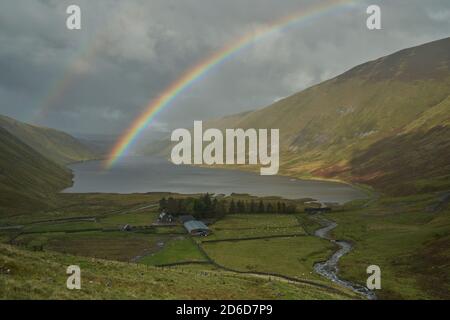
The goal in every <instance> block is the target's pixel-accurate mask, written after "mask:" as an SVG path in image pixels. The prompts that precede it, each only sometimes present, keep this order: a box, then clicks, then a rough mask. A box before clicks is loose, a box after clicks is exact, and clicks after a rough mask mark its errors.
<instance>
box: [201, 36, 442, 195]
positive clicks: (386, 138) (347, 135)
mask: <svg viewBox="0 0 450 320" xmlns="http://www.w3.org/2000/svg"><path fill="white" fill-rule="evenodd" d="M449 95H450V38H446V39H442V40H439V41H435V42H432V43H428V44H425V45H422V46H418V47H414V48H410V49H405V50H402V51H399V52H397V53H394V54H392V55H389V56H387V57H383V58H380V59H378V60H375V61H371V62H368V63H365V64H363V65H360V66H357V67H355V68H353V69H351V70H349V71H348V72H346V73H344V74H342V75H340V76H338V77H336V78H334V79H331V80H328V81H325V82H323V83H321V84H319V85H316V86H313V87H311V88H309V89H306V90H304V91H302V92H300V93H297V94H294V95H293V96H291V97H288V98H286V99H283V100H281V101H278V102H276V103H275V104H273V105H271V106H269V107H267V108H264V109H261V110H257V111H254V112H249V113H244V114H240V115H236V116H230V117H225V118H222V119H216V120H212V121H209V122H208V124H207V126H208V127H216V128H232V127H235V128H279V129H280V143H281V148H282V157H281V161H282V167H281V173H282V174H286V175H292V176H303V177H305V176H324V177H328V178H335V177H338V178H342V179H346V180H349V181H354V182H363V183H367V184H371V185H373V186H375V187H378V188H379V189H381V190H385V191H388V192H391V193H392V192H394V193H395V192H397V193H400V190H401V192H404V193H410V192H417V191H420V190H421V188H424V189H425V190H424V191H427V190H436V189H446V188H448V187H449V186H450V185H449V183H448V182H445V181H450V180H449V179H448V172H450V171H449V165H450V144H449V141H450V129H449V125H450V96H449ZM411 172H413V173H414V174H413V175H410V173H411ZM425 180H426V181H425ZM434 181H437V182H436V183H434ZM398 182H402V183H403V184H412V185H410V187H409V188H406V189H404V188H399V187H398V186H399V184H398ZM394 185H395V186H394Z"/></svg>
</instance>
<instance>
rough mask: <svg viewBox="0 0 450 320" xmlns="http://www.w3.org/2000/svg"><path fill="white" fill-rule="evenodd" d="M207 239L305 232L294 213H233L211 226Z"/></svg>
mask: <svg viewBox="0 0 450 320" xmlns="http://www.w3.org/2000/svg"><path fill="white" fill-rule="evenodd" d="M211 229H212V231H213V233H212V235H210V236H209V237H208V239H207V240H218V239H232V238H250V237H270V236H275V235H291V234H305V232H304V230H303V228H302V227H301V226H300V224H299V222H298V220H297V219H296V217H295V215H288V214H233V215H227V216H226V217H224V218H223V219H221V220H219V221H218V222H216V223H214V224H213V225H212V226H211Z"/></svg>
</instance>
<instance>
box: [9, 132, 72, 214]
mask: <svg viewBox="0 0 450 320" xmlns="http://www.w3.org/2000/svg"><path fill="white" fill-rule="evenodd" d="M71 179H72V174H71V172H70V171H69V170H68V169H66V168H64V167H62V166H60V165H58V164H56V163H54V162H52V161H50V160H48V159H47V158H45V157H44V156H42V155H41V154H40V153H38V152H37V151H35V150H34V149H32V148H31V147H29V146H28V145H26V144H25V143H23V142H22V141H20V140H19V139H17V138H16V137H14V136H12V135H11V134H10V133H9V132H8V131H6V130H4V129H2V128H1V127H0V193H1V197H0V217H5V216H10V215H14V214H16V213H23V212H25V211H27V212H28V211H31V210H36V209H38V208H45V207H47V206H48V205H49V203H50V202H52V199H53V198H54V196H53V194H55V193H56V192H58V191H59V190H61V189H62V188H64V187H67V186H68V185H70V183H71Z"/></svg>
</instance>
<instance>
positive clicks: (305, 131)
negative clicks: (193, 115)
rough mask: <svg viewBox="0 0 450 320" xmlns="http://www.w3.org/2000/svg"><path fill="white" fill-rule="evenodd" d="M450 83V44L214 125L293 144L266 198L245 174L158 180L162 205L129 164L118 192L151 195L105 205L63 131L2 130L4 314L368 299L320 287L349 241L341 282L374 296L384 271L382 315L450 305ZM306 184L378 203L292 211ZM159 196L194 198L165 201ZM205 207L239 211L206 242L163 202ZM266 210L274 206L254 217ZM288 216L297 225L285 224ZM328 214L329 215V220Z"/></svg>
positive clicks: (91, 171) (0, 122)
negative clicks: (31, 303) (158, 304)
mask: <svg viewBox="0 0 450 320" xmlns="http://www.w3.org/2000/svg"><path fill="white" fill-rule="evenodd" d="M417 66H421V67H420V68H418V67H417ZM449 67H450V38H446V39H442V40H438V41H435V42H432V43H428V44H424V45H422V46H418V47H415V48H409V49H405V50H402V51H400V52H397V53H394V54H392V55H389V56H386V57H382V58H380V59H378V60H375V61H371V62H368V63H366V64H363V65H360V66H357V67H355V68H353V69H351V70H349V71H348V72H346V73H344V74H342V75H340V76H338V77H336V78H334V79H330V80H328V81H325V82H323V83H322V84H319V85H316V86H314V87H311V88H308V89H306V90H304V91H302V92H299V93H297V94H294V95H293V96H291V97H288V98H285V99H282V100H280V101H278V102H276V103H275V104H273V105H271V106H269V107H267V108H264V109H261V110H257V111H253V112H247V113H244V114H240V115H232V116H229V117H225V118H221V119H216V120H210V121H208V122H205V129H206V128H220V129H225V128H227V127H238V128H243V129H248V128H280V143H281V145H280V152H281V153H280V161H281V162H280V172H279V173H280V174H281V175H283V176H286V177H288V178H286V177H276V176H274V177H271V178H273V179H281V180H280V181H278V180H277V181H278V182H277V183H271V182H269V181H268V180H264V181H268V182H267V183H262V182H261V181H262V180H258V181H259V182H255V183H254V184H253V186H254V187H253V189H254V190H251V191H255V192H254V193H252V192H248V190H247V189H248V187H247V189H244V190H243V189H240V187H245V186H243V183H242V182H241V183H240V181H243V179H242V175H239V174H240V173H239V174H238V173H233V171H232V170H220V169H212V168H209V169H208V170H211V171H214V172H215V173H214V174H211V175H208V174H207V172H208V170H206V169H205V168H196V167H194V168H189V170H190V171H188V172H187V173H186V172H185V173H186V176H187V177H188V178H186V180H184V181H181V180H176V179H169V178H167V175H166V176H164V174H163V173H164V170H163V169H164V168H163V166H159V167H158V166H156V167H155V168H154V170H153V171H151V172H150V177H151V178H153V179H158V184H157V183H156V182H154V183H153V187H155V189H152V186H150V187H148V179H147V180H146V178H145V176H144V175H143V174H142V172H139V171H137V172H134V173H133V172H132V171H133V170H129V168H127V167H126V166H125V165H124V164H123V163H122V169H123V170H124V171H122V172H119V174H118V178H117V179H116V180H110V181H109V182H108V180H105V181H106V182H104V185H105V186H107V187H117V186H121V185H120V184H121V183H122V182H125V180H124V179H123V177H124V176H125V175H131V176H132V177H133V179H135V182H136V183H137V184H138V183H139V178H142V179H143V180H145V181H144V182H145V183H144V184H143V185H141V186H137V187H141V189H139V190H137V191H136V190H131V189H129V190H128V192H122V191H120V190H119V191H118V190H117V189H114V190H112V189H110V190H106V189H105V190H100V191H102V193H100V192H99V189H98V187H97V186H95V184H94V182H93V181H96V182H99V181H100V182H101V180H102V179H105V177H106V178H108V174H104V173H102V172H100V171H98V170H96V168H97V167H98V163H97V164H96V163H95V161H90V160H95V159H98V158H102V155H101V154H96V153H95V152H93V151H92V149H91V148H89V147H88V146H86V145H84V144H83V143H81V142H79V141H78V140H76V139H75V138H73V137H71V136H70V135H68V134H65V133H62V132H60V131H56V130H53V129H48V128H41V127H37V126H33V125H28V124H25V123H21V122H19V121H17V120H13V119H11V118H6V117H1V118H0V138H1V139H0V151H1V152H0V192H1V194H2V196H1V198H0V243H1V244H0V298H3V299H127V298H132V299H364V298H367V296H364V295H361V294H358V293H355V292H354V291H353V290H351V289H350V288H348V287H346V286H343V285H342V283H339V281H331V280H330V279H329V277H324V276H322V275H321V274H320V273H317V272H316V269H317V266H318V264H320V263H323V262H324V261H327V260H328V259H330V257H332V256H333V254H336V252H337V251H338V250H339V248H340V247H339V245H338V243H339V241H341V243H346V244H349V246H350V247H351V250H346V251H348V252H346V253H345V254H343V255H342V256H340V257H339V260H338V262H337V267H338V272H337V273H338V276H339V279H342V280H345V281H348V282H351V283H353V284H357V285H360V286H365V284H366V279H367V276H368V275H367V273H366V269H367V266H369V265H377V266H379V267H380V269H381V282H382V289H381V290H377V292H376V296H377V298H379V299H450V268H449V263H450V206H449V203H450V201H449V190H450V184H449V181H450V179H449V172H450V171H449V169H450V135H449V134H450V131H449V124H450V122H449V119H450V105H449V102H450V100H449V98H448V97H449V94H450V91H449V88H450V73H449ZM158 147H159V148H152V149H151V152H149V151H148V150H147V152H149V153H150V154H151V155H152V156H156V155H166V153H167V150H170V148H169V147H168V145H167V143H166V144H163V143H161V144H159V145H158ZM156 149H158V150H156ZM143 153H146V151H145V150H144V151H143ZM132 161H136V158H134V160H132ZM145 161H147V160H145ZM145 161H144V162H143V163H144V164H148V162H145ZM152 161H153V160H152ZM75 162H82V163H81V164H76V165H75V164H74V163H75ZM134 164H136V162H134ZM120 165H121V164H120V163H118V164H117V166H118V167H120ZM80 166H81V167H83V168H84V169H85V171H84V173H86V175H88V176H89V178H90V179H91V180H89V179H88V180H87V181H91V182H92V183H90V182H89V183H88V185H89V186H91V187H93V189H92V190H87V191H88V192H86V190H81V191H80V190H77V189H72V190H71V193H68V192H66V193H64V192H62V191H63V190H66V189H68V188H70V187H71V186H72V185H73V181H74V179H75V182H77V177H76V176H75V177H74V172H75V174H78V173H79V172H80V171H78V172H77V170H76V168H79V167H80ZM135 167H138V166H137V165H136V166H135ZM70 168H74V169H73V170H71V169H70ZM200 169H201V170H200ZM203 169H205V170H203ZM232 169H242V170H253V171H254V170H259V168H256V167H250V168H247V167H245V168H244V167H242V166H233V167H232ZM113 170H114V169H113ZM168 170H169V171H174V172H175V170H184V169H183V168H179V167H177V168H174V167H171V168H169V169H168ZM81 172H83V171H81ZM192 172H194V173H192ZM116 173H117V171H116ZM176 173H180V171H177V172H176ZM242 174H249V173H247V172H243V173H242ZM214 175H222V179H225V180H220V181H227V180H226V178H228V179H231V182H229V184H228V186H227V189H217V190H215V189H214V188H215V187H217V185H218V186H219V187H223V186H224V185H225V183H222V182H221V183H218V184H217V185H216V186H214V183H213V182H214V181H212V182H208V181H210V180H214V179H215V178H211V177H216V178H217V176H214ZM195 176H198V177H200V178H201V179H200V180H201V181H200V182H198V183H197V182H196V183H197V185H196V183H192V181H191V180H192V179H194V178H193V177H195ZM255 176H256V175H255ZM110 177H111V176H110ZM189 177H190V178H189ZM208 177H209V178H211V179H210V180H208ZM252 177H253V175H252ZM256 177H257V178H260V179H263V178H264V177H260V176H256ZM300 178H304V179H324V180H341V181H345V182H347V183H349V184H353V185H355V184H357V185H358V188H360V189H363V190H364V191H365V193H364V195H365V196H363V197H360V196H355V197H346V198H345V199H344V200H343V201H339V199H337V200H336V201H333V200H334V199H331V198H330V197H329V196H330V194H328V195H326V196H328V198H327V197H326V196H323V198H321V195H320V193H316V195H317V196H315V195H314V194H308V193H307V191H306V190H307V189H308V188H305V189H304V191H302V190H301V188H300V185H299V188H298V190H297V189H296V190H294V191H293V196H285V197H284V198H283V196H284V195H286V194H285V193H283V192H281V191H284V190H281V189H283V187H282V186H283V185H284V184H290V183H294V182H295V181H297V182H298V179H300ZM249 179H250V178H249ZM291 180H294V181H291ZM111 181H113V182H111ZM117 181H119V182H117ZM189 181H191V184H187V182H189ZM271 181H274V180H271ZM100 182H99V183H100ZM160 183H166V185H170V186H171V187H172V188H175V187H177V188H178V187H180V189H172V188H168V189H165V190H160V189H161V187H160V186H161V184H160ZM202 183H203V184H202ZM258 183H259V184H260V186H259V185H258ZM311 183H312V182H311ZM185 184H186V185H185ZM312 184H314V183H312ZM312 184H309V185H310V186H311V185H312ZM155 185H156V186H155ZM183 185H184V188H183ZM305 185H308V184H305ZM314 185H321V186H322V188H321V191H322V192H323V191H324V189H326V187H325V186H327V185H328V186H333V188H335V189H341V191H342V189H345V190H347V191H348V190H349V189H351V190H356V189H354V188H351V187H350V186H346V185H342V184H333V183H331V182H324V183H323V184H320V183H319V182H317V183H315V184H314ZM275 186H276V188H275ZM75 187H77V184H76V183H75V185H74V186H73V187H72V188H75ZM271 187H272V189H273V190H272V192H270V191H271ZM290 187H291V186H290ZM290 187H289V188H290ZM197 188H199V189H197ZM205 188H206V189H205ZM264 188H265V189H264ZM274 188H275V189H277V190H278V189H280V190H281V191H280V190H278V191H279V192H280V193H279V194H277V195H275V193H276V190H274ZM346 188H347V189H346ZM236 189H237V190H236ZM250 189H251V188H250ZM319 189H320V188H319ZM360 189H358V190H360ZM211 190H212V191H211ZM261 190H263V191H264V192H261V193H260V194H258V192H257V191H261ZM161 191H167V192H161ZM169 191H170V193H169ZM205 192H210V193H214V195H213V198H215V197H217V201H218V202H219V201H225V203H226V204H227V206H226V207H224V208H225V209H228V210H223V212H221V213H220V214H217V215H208V212H206V211H205V212H206V213H205V212H203V213H205V214H204V215H201V216H200V215H199V216H198V217H195V218H198V219H202V220H204V221H205V222H206V223H207V224H208V228H209V229H210V230H211V234H210V235H209V236H207V237H195V236H193V235H192V234H190V233H188V232H187V231H186V229H185V228H184V227H183V225H182V224H181V223H180V222H178V221H176V222H174V223H172V224H167V225H164V224H160V223H156V222H157V221H158V217H159V214H160V213H161V211H162V210H163V209H164V208H161V207H160V205H161V203H160V201H161V199H163V198H167V197H172V198H175V199H188V198H192V197H200V196H201V195H203V194H204V193H205ZM221 193H223V194H221ZM250 194H252V195H250ZM367 195H368V196H367ZM338 198H339V197H338ZM314 200H319V201H314ZM252 201H253V203H259V202H263V201H264V202H266V204H265V205H263V206H262V208H263V210H261V211H259V207H255V205H253V206H250V207H251V208H252V209H250V210H248V207H249V205H248V204H249V203H251V202H252ZM280 201H283V202H286V203H288V204H289V205H291V206H292V207H293V208H295V210H291V212H287V211H286V210H285V211H284V212H283V210H281V208H282V206H281V205H280V206H277V202H280ZM231 202H233V203H236V204H240V206H239V205H236V207H235V206H234V205H233V207H232V206H231ZM319 202H320V203H319ZM330 202H331V203H330ZM191 203H193V204H194V205H193V206H194V208H190V209H189V210H191V211H192V212H191V211H190V212H187V213H192V214H197V213H198V212H201V210H200V209H201V208H200V209H199V208H195V204H197V205H199V203H200V202H195V201H192V202H191ZM243 203H244V204H243ZM325 203H326V205H327V207H328V208H329V210H328V211H323V212H319V210H317V208H318V207H319V206H321V205H322V204H325ZM269 204H270V210H269V209H268V208H269ZM231 207H232V208H233V209H232V210H231V209H230V208H231ZM306 208H309V209H311V208H315V210H316V211H314V210H312V211H311V210H310V211H307V210H306V211H305V209H306ZM197 209H198V210H197ZM196 210H197V211H196ZM199 210H200V211H199ZM209 213H210V212H209ZM324 219H325V220H326V221H330V222H331V223H332V225H333V227H334V226H335V227H334V228H330V229H329V230H327V231H328V233H327V236H326V237H325V239H324V238H323V237H319V236H318V235H320V234H321V233H320V232H319V231H318V230H320V229H321V228H323V225H322V224H321V223H320V221H325V220H324ZM334 224H335V225H334ZM322 236H323V234H322ZM330 240H331V241H330ZM72 264H76V265H80V267H81V268H82V270H83V290H80V291H69V290H67V289H66V287H65V281H66V273H65V268H66V267H67V266H68V265H72Z"/></svg>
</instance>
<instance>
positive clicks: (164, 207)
mask: <svg viewBox="0 0 450 320" xmlns="http://www.w3.org/2000/svg"><path fill="white" fill-rule="evenodd" d="M163 210H167V200H166V198H162V199H161V200H159V211H163Z"/></svg>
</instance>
